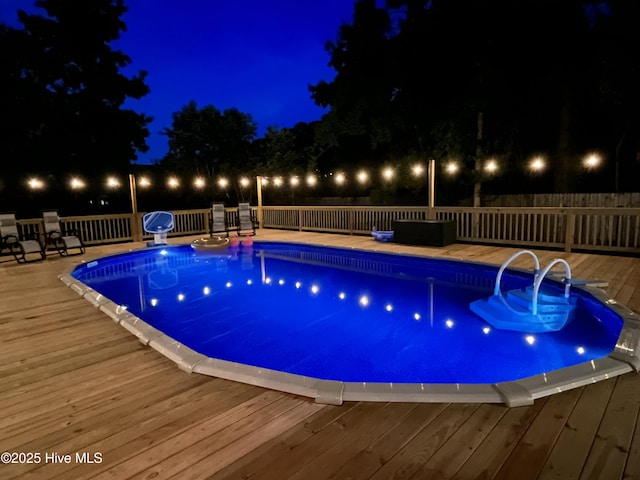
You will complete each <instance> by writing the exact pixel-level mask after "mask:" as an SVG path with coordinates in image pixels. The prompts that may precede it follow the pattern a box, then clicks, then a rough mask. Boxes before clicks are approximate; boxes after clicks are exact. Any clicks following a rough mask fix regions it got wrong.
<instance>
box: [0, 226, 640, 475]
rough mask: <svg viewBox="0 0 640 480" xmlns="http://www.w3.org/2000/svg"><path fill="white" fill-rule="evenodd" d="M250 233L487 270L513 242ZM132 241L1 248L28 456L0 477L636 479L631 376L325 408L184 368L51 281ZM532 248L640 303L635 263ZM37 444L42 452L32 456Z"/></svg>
mask: <svg viewBox="0 0 640 480" xmlns="http://www.w3.org/2000/svg"><path fill="white" fill-rule="evenodd" d="M258 238H273V239H287V240H299V241H309V242H316V243H321V244H332V245H345V246H355V247H362V248H371V247H375V248H378V249H389V250H393V251H406V252H412V253H415V252H419V253H424V254H429V255H444V256H448V257H455V258H464V259H471V260H480V261H484V262H491V263H496V264H501V263H502V262H503V261H504V260H505V259H506V258H508V256H509V255H510V254H511V252H513V251H514V249H506V248H497V247H489V246H476V245H462V244H455V245H451V246H450V247H446V248H423V247H400V246H398V245H385V244H379V243H375V244H374V242H373V241H372V240H371V239H370V238H366V237H349V236H343V235H325V234H312V233H306V234H305V233H291V232H281V231H269V230H267V231H262V232H259V234H258ZM183 240H184V239H183ZM175 243H179V241H176V242H175ZM135 246H136V245H134V244H121V245H112V246H105V247H93V248H89V249H88V251H87V253H86V254H85V255H83V256H82V257H70V258H59V257H58V256H57V255H56V256H51V257H50V258H48V259H47V260H46V261H45V262H40V263H33V264H28V265H18V264H16V263H15V262H14V261H13V260H12V259H10V257H0V337H1V339H2V340H1V342H2V343H1V350H0V452H5V451H6V452H20V453H23V454H27V455H25V456H24V457H25V458H27V459H29V458H30V459H31V460H33V461H34V462H35V463H23V464H17V463H13V464H0V478H2V479H3V480H8V479H13V478H20V479H28V478H35V479H45V478H61V479H83V478H100V479H102V478H117V479H124V478H148V479H151V478H179V479H185V478H213V479H234V480H236V479H248V478H251V479H276V480H285V479H304V480H312V479H328V478H335V479H340V480H342V479H383V480H387V479H392V478H393V479H408V478H413V479H449V478H452V479H454V478H455V479H478V478H480V479H513V478H517V479H518V480H526V479H534V478H539V479H550V478H559V479H571V478H583V479H605V480H611V479H618V478H625V479H640V415H639V414H640V377H639V376H638V375H635V374H627V375H624V376H621V377H617V378H612V379H610V380H607V381H604V382H600V383H596V384H592V385H589V386H587V387H582V388H577V389H574V390H570V391H567V392H564V393H561V394H557V395H554V396H551V397H548V398H544V399H540V400H536V402H535V404H534V405H532V406H529V407H518V408H512V409H509V408H507V407H505V406H502V405H478V404H408V403H396V404H384V403H366V402H357V403H356V402H347V403H345V404H344V405H342V406H329V405H319V404H316V403H314V402H313V401H311V400H309V399H306V398H302V397H296V396H294V395H289V394H285V393H279V392H274V391H268V390H264V389H261V388H259V387H254V386H248V385H243V384H239V383H234V382H230V381H226V380H221V379H217V378H211V377H205V376H201V375H197V374H188V373H185V372H183V371H181V370H179V369H178V368H177V367H176V366H175V364H173V363H172V362H171V361H170V360H168V359H167V358H165V357H163V356H162V355H160V354H159V353H157V352H156V351H154V350H152V349H150V348H148V347H144V346H143V345H141V344H140V343H139V342H138V341H137V339H136V338H135V337H134V336H133V335H131V334H129V333H128V332H127V331H125V330H124V329H123V328H122V327H120V326H118V325H116V324H115V323H114V322H112V321H111V320H110V319H109V318H108V317H107V316H106V315H105V314H103V313H102V312H100V311H99V310H96V309H95V308H94V307H92V306H91V305H90V304H89V303H88V302H87V301H86V300H84V299H82V298H80V297H79V296H78V295H77V294H76V293H74V292H73V291H71V290H70V289H68V288H66V287H65V286H64V285H63V284H62V283H61V282H60V281H59V280H58V279H57V275H58V274H59V273H61V272H62V271H63V270H65V269H66V268H67V267H68V266H69V265H71V264H73V263H75V262H77V261H79V260H81V259H85V260H86V259H90V258H92V257H98V256H102V255H104V254H108V253H112V252H118V251H124V250H127V249H129V248H133V247H135ZM138 246H140V245H139V244H138ZM537 253H539V255H540V257H541V260H542V263H544V264H546V263H548V262H549V261H550V260H551V259H553V258H555V257H562V258H565V259H566V260H568V261H569V263H570V264H571V266H572V269H573V272H574V276H577V277H582V278H597V279H601V280H606V281H608V282H609V284H610V286H609V288H608V291H609V293H610V294H611V295H612V296H613V297H614V298H615V299H617V300H618V301H619V302H620V303H623V304H625V305H627V306H628V307H630V308H631V309H633V310H635V311H636V312H640V258H628V257H621V256H605V255H587V254H579V253H568V254H567V253H563V252H557V251H537ZM525 261H526V260H525V259H523V263H524V262H525ZM36 453H37V454H39V455H40V460H39V462H38V461H37V457H36V456H29V454H36ZM54 454H56V455H58V456H57V457H55V458H54V457H53V455H54ZM67 454H68V455H71V457H70V458H69V459H68V462H69V463H66V460H67V459H66V458H65V457H63V456H64V455H67ZM76 454H79V455H83V454H84V455H85V456H84V458H80V459H78V458H76ZM94 455H95V456H94ZM82 459H84V460H85V461H86V460H93V461H94V463H87V462H85V463H82V462H80V461H79V460H82Z"/></svg>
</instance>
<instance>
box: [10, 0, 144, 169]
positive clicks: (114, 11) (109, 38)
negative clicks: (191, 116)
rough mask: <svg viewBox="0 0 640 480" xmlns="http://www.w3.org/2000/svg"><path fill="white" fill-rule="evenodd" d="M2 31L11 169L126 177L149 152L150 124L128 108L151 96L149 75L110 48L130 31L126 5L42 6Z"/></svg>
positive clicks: (56, 0)
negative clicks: (127, 70)
mask: <svg viewBox="0 0 640 480" xmlns="http://www.w3.org/2000/svg"><path fill="white" fill-rule="evenodd" d="M35 5H36V6H37V7H40V8H42V9H44V11H45V12H46V16H40V15H30V14H27V13H25V12H24V11H19V12H18V18H19V21H20V22H21V23H22V25H23V28H22V29H12V28H9V27H2V29H0V51H1V53H2V60H1V61H2V68H1V70H2V74H0V78H1V81H2V88H3V91H4V92H9V93H8V94H7V95H3V98H2V104H1V105H0V107H1V108H0V115H1V118H0V120H1V121H2V124H3V125H9V126H10V127H9V128H8V129H6V130H4V131H3V139H2V140H3V147H4V148H5V152H6V155H7V156H8V157H9V158H10V159H11V160H12V162H11V163H12V164H13V165H19V169H16V170H20V171H22V172H24V171H25V170H27V169H33V170H35V171H48V172H50V173H53V174H56V173H61V172H68V171H70V170H71V171H74V170H75V171H80V172H87V173H94V172H98V171H101V170H105V169H110V170H116V171H117V170H125V169H126V168H127V166H128V165H129V163H130V161H131V160H135V159H136V158H137V152H144V151H146V150H147V149H148V147H147V145H146V142H145V139H146V137H147V136H148V135H149V132H148V130H147V124H148V122H149V121H150V120H151V119H150V118H149V117H147V116H145V115H143V114H138V113H136V112H134V111H132V110H129V109H125V108H123V105H124V102H125V101H126V100H127V99H128V98H132V99H139V98H141V97H143V96H144V95H146V94H147V93H148V92H149V89H148V87H147V85H146V84H145V83H144V78H145V75H146V73H145V72H141V73H139V74H138V75H136V76H134V77H132V78H128V77H126V76H125V75H123V74H122V73H121V72H120V70H121V69H122V68H124V67H125V66H127V65H128V64H129V63H130V62H131V60H130V58H129V57H128V56H126V55H125V54H124V53H123V52H121V51H119V50H114V49H112V47H111V45H110V44H111V43H112V42H113V41H115V40H117V39H118V38H119V36H120V33H121V32H123V31H125V30H126V25H125V24H124V22H123V21H122V20H121V18H120V17H121V16H122V15H123V14H124V12H125V11H126V7H125V6H124V2H123V0H92V1H90V2H87V1H85V0H37V1H36V2H35Z"/></svg>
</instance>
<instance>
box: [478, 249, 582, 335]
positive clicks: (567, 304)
mask: <svg viewBox="0 0 640 480" xmlns="http://www.w3.org/2000/svg"><path fill="white" fill-rule="evenodd" d="M524 254H527V255H531V256H532V257H533V260H534V262H535V269H534V271H533V285H531V286H529V287H526V288H524V289H517V290H510V291H508V292H507V293H506V295H503V293H502V291H501V289H500V280H501V279H502V274H503V273H504V271H505V269H506V268H507V266H508V265H509V264H510V263H511V262H512V261H513V260H515V259H516V258H517V257H519V256H520V255H524ZM557 264H561V265H563V266H564V269H565V279H564V284H565V287H564V295H558V294H554V293H551V292H547V291H545V290H542V289H541V285H542V281H543V280H544V277H545V276H546V275H547V274H548V273H549V271H550V270H551V268H552V267H553V266H555V265H557ZM570 288H571V268H570V267H569V264H568V263H567V262H566V261H565V260H563V259H561V258H556V259H554V260H553V261H552V262H551V263H549V265H547V266H546V267H545V268H544V270H542V271H540V261H539V260H538V257H537V256H536V254H535V253H533V252H532V251H530V250H521V251H519V252H517V253H515V254H514V255H512V256H511V257H510V258H509V259H508V260H507V261H506V262H504V263H503V264H502V266H501V267H500V270H499V271H498V275H497V276H496V285H495V288H494V291H493V295H491V296H490V297H489V298H488V299H480V300H476V301H474V302H472V303H471V304H470V305H469V308H470V309H471V311H472V312H474V313H476V314H477V315H479V316H480V317H481V318H482V319H483V320H485V321H486V322H487V323H489V324H490V325H492V326H494V327H495V328H498V329H502V330H513V331H518V332H529V333H539V332H555V331H558V330H561V329H562V328H564V327H565V326H566V325H567V324H568V323H569V322H571V320H572V319H573V316H574V313H575V309H576V299H575V298H572V297H570V295H569V289H570Z"/></svg>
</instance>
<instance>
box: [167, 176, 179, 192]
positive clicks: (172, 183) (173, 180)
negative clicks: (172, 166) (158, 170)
mask: <svg viewBox="0 0 640 480" xmlns="http://www.w3.org/2000/svg"><path fill="white" fill-rule="evenodd" d="M167 186H168V187H169V188H172V189H174V188H178V187H179V186H180V180H178V178H177V177H169V178H168V179H167Z"/></svg>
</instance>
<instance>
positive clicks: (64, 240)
mask: <svg viewBox="0 0 640 480" xmlns="http://www.w3.org/2000/svg"><path fill="white" fill-rule="evenodd" d="M42 218H43V220H44V233H45V249H46V247H48V246H51V247H53V248H54V249H55V250H56V251H57V252H58V253H59V254H60V255H61V256H63V257H66V256H67V255H80V254H82V253H84V252H85V250H84V243H82V239H81V238H80V234H79V233H78V232H77V231H76V230H72V229H67V230H63V229H62V228H61V226H60V217H59V216H58V212H57V211H56V210H48V211H44V212H42ZM72 249H77V250H78V251H77V252H75V253H73V254H72V253H69V250H72Z"/></svg>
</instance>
